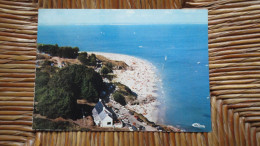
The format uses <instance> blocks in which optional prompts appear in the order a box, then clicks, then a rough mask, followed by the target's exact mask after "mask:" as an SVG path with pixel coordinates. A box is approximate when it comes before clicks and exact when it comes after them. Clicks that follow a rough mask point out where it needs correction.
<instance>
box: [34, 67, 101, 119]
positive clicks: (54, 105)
mask: <svg viewBox="0 0 260 146" xmlns="http://www.w3.org/2000/svg"><path fill="white" fill-rule="evenodd" d="M36 76H37V78H36V91H35V92H36V96H37V97H36V98H37V101H38V105H37V109H38V110H39V113H40V114H41V115H44V116H47V117H49V118H57V117H63V118H71V119H74V118H76V116H77V114H75V112H77V111H78V110H79V109H78V108H77V99H86V100H87V101H89V102H97V101H98V99H99V98H100V93H101V92H102V91H103V90H104V88H105V86H104V83H103V80H102V77H101V76H100V75H99V74H98V73H97V72H95V71H94V69H92V68H87V67H85V66H84V65H76V64H74V65H70V66H68V67H65V68H62V69H61V70H60V71H59V72H57V73H54V74H53V75H52V77H49V76H48V75H47V74H46V73H44V72H37V75H36ZM48 77H49V78H48ZM46 82H47V83H46Z"/></svg>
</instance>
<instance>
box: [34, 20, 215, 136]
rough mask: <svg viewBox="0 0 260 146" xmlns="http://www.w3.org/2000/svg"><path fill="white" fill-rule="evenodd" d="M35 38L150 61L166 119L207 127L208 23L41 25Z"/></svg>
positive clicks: (188, 126) (188, 127)
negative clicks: (159, 79) (159, 83)
mask: <svg viewBox="0 0 260 146" xmlns="http://www.w3.org/2000/svg"><path fill="white" fill-rule="evenodd" d="M38 43H44V44H58V45H59V46H72V47H79V49H80V51H91V52H109V53H119V54H126V55H131V56H135V57H139V58H142V59H145V60H147V61H150V62H151V63H153V65H155V66H156V67H157V70H158V72H159V76H160V77H161V79H162V84H163V85H162V87H163V88H162V90H163V91H162V92H163V93H164V94H162V98H163V99H164V101H165V103H164V104H163V106H164V108H165V113H164V114H163V113H162V115H164V121H163V122H164V124H168V125H173V126H177V127H181V128H182V129H185V130H186V131H189V132H209V131H211V114H210V113H211V112H210V98H209V96H210V95H209V68H208V26H207V25H202V24H192V25H191V24H189V25H180V24H178V25H85V26H84V25H72V26H39V27H38ZM193 123H199V124H200V125H204V126H205V128H196V127H193V126H192V124H193Z"/></svg>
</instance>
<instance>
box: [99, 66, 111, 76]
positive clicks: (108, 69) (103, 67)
mask: <svg viewBox="0 0 260 146" xmlns="http://www.w3.org/2000/svg"><path fill="white" fill-rule="evenodd" d="M112 72H113V70H112V68H109V67H107V66H106V65H103V66H102V68H101V70H100V73H101V74H102V75H107V74H108V73H112Z"/></svg>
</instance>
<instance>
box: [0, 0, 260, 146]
mask: <svg viewBox="0 0 260 146" xmlns="http://www.w3.org/2000/svg"><path fill="white" fill-rule="evenodd" d="M38 8H146V9H152V8H207V9H209V60H210V65H209V67H210V88H211V107H212V109H211V110H212V129H213V131H212V132H211V133H160V132H34V131H33V130H32V128H31V125H32V111H33V96H34V77H35V59H36V57H35V55H36V37H37V15H38V12H37V9H38ZM0 48H1V51H0V145H22V144H28V145H33V144H35V145H43V146H45V145H48V144H49V145H50V144H51V145H64V144H65V145H68V144H70V145H107V146H113V145H116V146H117V145H126V146H128V145H129V146H136V145H156V146H161V145H166V146H175V145H177V146H186V145H187V146H189V145H194V146H200V145H208V146H212V145H221V146H222V145H226V146H239V145H240V146H244V145H247V146H249V145H253V146H256V145H260V80H259V79H260V1H259V0H251V1H247V0H219V1H214V0H188V1H184V0H39V1H36V0H35V1H30V0H0Z"/></svg>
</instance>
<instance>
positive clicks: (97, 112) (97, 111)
mask: <svg viewBox="0 0 260 146" xmlns="http://www.w3.org/2000/svg"><path fill="white" fill-rule="evenodd" d="M92 115H93V118H94V122H95V123H96V125H97V126H100V127H113V116H112V113H111V112H110V111H109V110H108V109H107V107H106V106H105V105H104V103H103V102H102V101H101V100H99V102H98V103H97V104H96V105H95V107H94V109H93V110H92Z"/></svg>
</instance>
